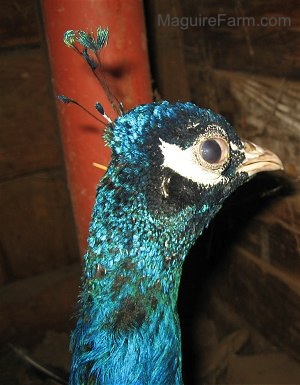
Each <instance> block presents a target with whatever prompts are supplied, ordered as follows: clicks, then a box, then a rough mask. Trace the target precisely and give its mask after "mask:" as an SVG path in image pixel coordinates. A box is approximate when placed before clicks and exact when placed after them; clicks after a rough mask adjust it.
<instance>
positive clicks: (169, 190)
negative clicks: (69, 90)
mask: <svg viewBox="0 0 300 385" xmlns="http://www.w3.org/2000/svg"><path fill="white" fill-rule="evenodd" d="M108 36H109V33H108V29H103V28H101V27H98V29H97V32H96V35H94V34H93V33H86V32H84V31H73V30H70V31H67V32H66V33H65V35H64V41H65V43H66V44H67V46H69V47H71V48H73V49H74V50H75V52H77V53H79V54H80V55H81V56H82V57H83V58H84V60H85V61H86V62H87V64H88V65H89V67H90V69H91V70H92V71H93V73H94V75H95V76H96V78H97V79H98V80H99V82H100V84H101V86H102V88H103V90H104V91H105V93H106V96H107V98H108V100H109V102H110V104H111V105H112V107H113V108H114V110H115V112H116V113H117V115H119V117H118V118H117V119H116V120H115V121H112V120H111V119H110V118H109V117H108V116H107V115H106V114H105V112H104V109H103V107H102V105H101V104H100V103H99V102H97V103H96V109H97V111H98V112H99V113H100V114H101V115H102V118H104V120H106V121H107V122H108V125H107V127H106V130H105V135H104V137H105V140H106V142H107V143H108V145H109V146H110V147H111V149H112V162H111V163H112V164H113V167H114V168H111V169H113V171H114V172H117V171H116V170H122V174H123V175H125V179H124V184H126V181H130V182H131V183H132V185H133V186H134V187H135V189H136V190H139V191H141V192H143V194H144V195H145V196H146V198H147V199H146V203H147V208H148V209H149V211H151V212H158V211H159V213H160V214H162V213H166V214H170V213H172V212H178V211H179V210H182V209H183V208H186V207H196V208H197V209H198V210H200V211H202V212H206V211H210V212H211V213H212V214H211V215H210V217H211V216H212V215H213V214H214V212H215V210H214V208H215V207H220V205H221V204H222V202H223V200H224V199H226V198H227V197H228V196H229V195H230V194H231V193H232V192H233V191H234V190H235V189H236V188H237V187H239V186H240V185H242V184H243V183H245V182H246V181H247V180H249V179H250V178H251V177H252V176H253V175H254V174H256V173H258V172H260V171H272V170H277V169H282V168H283V166H282V163H281V161H280V159H279V158H278V157H277V156H276V155H275V154H273V153H271V152H270V151H268V150H265V149H263V148H261V147H259V146H257V145H255V144H253V143H251V142H248V141H246V140H242V139H241V138H240V137H239V136H238V135H237V133H236V132H235V130H234V129H233V127H232V126H231V125H230V124H229V123H228V122H227V121H226V120H225V119H224V118H223V117H222V116H221V115H218V114H216V113H214V112H212V111H211V110H208V109H202V108H199V107H197V106H195V105H194V104H192V103H180V102H178V103H175V104H171V103H169V102H167V101H163V102H160V103H151V104H147V105H140V106H138V107H136V108H134V109H132V110H131V111H128V112H126V113H124V110H123V105H122V104H121V103H120V102H119V100H118V99H117V98H116V97H115V96H114V95H113V94H112V93H111V91H110V89H109V87H108V86H107V82H106V80H105V77H104V74H103V73H102V70H101V69H102V68H103V66H102V65H101V51H102V50H103V49H104V48H105V47H106V45H107V42H108ZM59 99H60V100H61V101H62V102H64V103H70V102H72V103H75V104H77V105H79V106H81V105H80V104H79V103H77V102H76V101H75V100H73V99H70V98H68V97H65V96H60V97H59ZM81 107H82V106H81ZM84 109H85V108H84ZM90 115H91V113H90ZM96 119H97V118H96ZM97 120H99V119H97ZM100 122H101V123H102V124H105V122H104V121H103V120H100Z"/></svg>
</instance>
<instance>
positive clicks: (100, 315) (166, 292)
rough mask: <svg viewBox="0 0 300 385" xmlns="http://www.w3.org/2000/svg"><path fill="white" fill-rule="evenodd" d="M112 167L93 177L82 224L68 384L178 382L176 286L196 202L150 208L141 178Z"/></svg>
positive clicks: (190, 239) (198, 229)
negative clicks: (95, 184) (90, 204)
mask: <svg viewBox="0 0 300 385" xmlns="http://www.w3.org/2000/svg"><path fill="white" fill-rule="evenodd" d="M114 170H115V171H114V173H110V172H109V171H108V173H107V174H106V176H105V177H104V178H103V179H102V181H101V184H100V186H99V188H98V192H97V197H96V203H95V207H94V212H93V219H92V223H91V226H90V236H89V248H88V251H87V253H86V255H85V268H84V278H83V291H82V295H81V314H80V318H79V320H78V324H77V327H76V330H75V332H74V334H73V338H72V344H73V363H72V374H71V384H72V385H73V384H74V385H75V384H76V385H78V384H101V385H127V384H131V385H133V384H134V385H144V384H149V385H150V384H151V385H152V384H153V385H154V384H155V385H179V384H182V378H181V341H180V329H179V321H178V316H177V313H176V301H177V293H178V287H179V283H180V276H181V269H182V263H183V261H184V257H185V255H186V253H187V251H188V249H189V248H190V246H191V245H192V244H193V243H194V241H195V238H196V237H197V236H198V235H199V234H200V233H201V231H202V227H201V226H200V227H199V226H196V223H198V224H199V222H201V221H199V218H198V219H197V220H191V218H194V217H195V216H196V215H198V216H199V215H200V214H201V213H200V211H201V210H200V211H199V210H198V214H197V213H196V208H191V207H187V208H186V209H182V210H180V211H178V212H175V213H172V214H168V215H165V216H164V217H163V214H162V213H160V215H157V213H155V212H151V211H149V209H148V204H147V198H146V193H145V191H143V189H142V185H141V186H140V188H139V190H138V191H136V190H134V188H133V187H132V186H134V184H133V183H132V181H130V180H128V181H127V180H126V177H125V178H124V175H122V173H120V174H118V173H116V168H115V167H114ZM127 182H128V183H127ZM141 183H142V182H141ZM205 211H206V208H203V209H202V211H201V212H202V213H203V212H205ZM199 213H200V214H199ZM193 226H194V228H193ZM88 373H89V374H88ZM87 378H89V379H90V380H89V381H87V380H86V379H87ZM91 378H92V380H91Z"/></svg>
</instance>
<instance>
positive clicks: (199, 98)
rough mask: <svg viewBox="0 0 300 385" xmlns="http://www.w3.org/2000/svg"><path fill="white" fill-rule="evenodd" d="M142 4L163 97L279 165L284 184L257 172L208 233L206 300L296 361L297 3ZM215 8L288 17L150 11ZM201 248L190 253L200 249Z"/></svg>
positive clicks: (299, 290) (175, 0)
mask: <svg viewBox="0 0 300 385" xmlns="http://www.w3.org/2000/svg"><path fill="white" fill-rule="evenodd" d="M146 5H147V9H148V28H149V36H150V47H151V58H152V68H153V73H154V75H155V80H156V87H157V89H158V93H160V95H161V96H162V98H167V99H170V100H173V101H176V100H178V99H179V100H188V99H190V100H192V101H194V102H195V103H196V104H198V105H200V106H203V107H208V108H212V109H214V110H216V111H218V112H220V113H221V114H223V115H224V116H225V117H226V118H227V119H229V120H230V121H231V122H232V124H233V125H234V126H235V127H236V128H237V129H238V131H239V132H240V134H241V135H242V136H244V137H245V138H247V139H250V140H252V141H253V142H255V143H258V144H260V145H263V146H266V147H268V148H270V149H272V150H273V151H274V152H276V153H277V154H278V155H279V156H280V157H281V159H282V160H283V162H284V165H285V169H286V175H285V177H284V180H282V179H281V175H280V174H279V175H278V174H273V176H271V175H270V176H267V175H265V176H264V175H261V176H260V177H257V179H256V181H253V182H252V183H251V184H249V185H247V186H245V189H244V192H243V194H241V193H240V194H238V195H237V196H236V200H235V201H231V203H232V205H228V206H227V209H226V210H224V214H221V215H220V217H218V218H217V220H216V222H215V225H214V231H212V229H211V230H210V231H211V232H212V233H214V234H215V235H211V237H212V238H213V242H212V245H211V247H210V248H211V250H210V257H211V258H217V259H218V260H223V266H222V269H221V272H220V273H219V274H216V275H217V278H216V282H215V283H214V284H211V285H212V286H211V287H210V289H209V292H210V296H211V298H212V300H213V301H214V302H215V303H217V302H218V303H219V304H222V303H223V304H225V303H227V304H229V305H230V307H231V309H235V311H236V312H238V313H239V314H240V315H241V316H242V317H243V318H244V319H245V320H247V321H248V322H249V323H250V324H252V325H253V326H254V327H255V328H257V330H259V331H260V332H261V333H262V334H263V335H265V336H266V337H267V338H268V339H269V340H271V341H272V342H273V343H275V344H276V345H277V346H280V347H281V348H282V349H284V350H285V351H287V352H289V353H290V354H292V355H293V356H295V357H297V358H298V359H300V349H299V346H300V323H299V319H300V253H299V252H300V250H299V249H300V194H299V172H300V162H299V154H300V140H299V139H300V71H299V70H300V56H299V47H300V32H299V26H300V12H299V4H298V2H297V1H294V0H288V1H286V2H284V3H282V2H280V1H277V0H273V1H271V2H262V1H251V2H249V1H246V0H245V1H244V0H235V1H233V0H231V1H226V2H220V1H215V0H202V1H197V0H185V1H179V0H168V1H164V2H159V1H154V2H152V1H147V2H146ZM220 13H221V14H226V17H242V16H246V17H254V18H255V20H256V21H257V22H259V21H260V18H261V17H266V18H270V17H289V18H290V20H291V25H290V26H288V27H284V26H282V25H281V26H273V27H262V26H253V27H251V26H249V27H247V26H242V25H241V26H236V27H230V26H228V25H226V23H223V24H221V25H220V26H219V27H217V26H214V27H213V26H209V25H206V26H202V27H201V26H198V27H197V26H194V27H192V26H190V27H188V28H186V29H184V28H180V26H178V27H176V26H162V25H161V26H158V15H159V14H161V15H162V16H163V18H164V20H165V17H166V16H167V14H170V16H171V17H174V16H175V17H178V18H180V17H182V16H184V17H192V18H195V17H197V16H199V15H202V16H206V17H217V14H220ZM273 20H274V19H273ZM286 179H288V181H286ZM247 191H248V193H247ZM249 191H250V192H249ZM263 191H265V193H263ZM247 194H248V196H247ZM268 195H270V196H269V197H268ZM272 195H273V198H272ZM274 195H275V196H276V195H277V198H276V199H275V198H274ZM238 200H240V201H238ZM211 237H206V238H205V241H206V242H208V241H209V239H210V238H211ZM200 246H201V247H202V249H199V253H198V255H200V253H201V250H203V248H204V249H205V247H206V248H207V245H205V244H203V243H202V244H200ZM226 255H227V257H226ZM194 257H195V256H194ZM224 260H225V261H226V263H225V265H226V266H225V267H224ZM212 263H214V260H213V262H212ZM193 269H194V270H195V269H196V267H195V266H193ZM198 272H199V276H198V280H199V279H201V273H200V271H199V270H198ZM195 275H196V273H194V276H195ZM199 277H200V278H199ZM196 279H197V278H196ZM196 292H197V291H196ZM193 296H194V297H195V296H196V295H195V291H194V293H193ZM201 298H202V297H201ZM202 299H203V298H202ZM221 309H224V307H222V306H221ZM223 319H224V314H223Z"/></svg>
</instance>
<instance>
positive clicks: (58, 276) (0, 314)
mask: <svg viewBox="0 0 300 385" xmlns="http://www.w3.org/2000/svg"><path fill="white" fill-rule="evenodd" d="M80 270H81V269H80V266H79V264H74V265H71V266H65V267H63V268H60V269H57V270H53V271H49V272H47V273H44V274H41V275H37V276H35V277H31V278H27V279H22V280H19V281H16V282H14V283H12V284H10V285H6V286H4V287H3V288H0V340H1V341H11V340H12V338H18V337H24V336H26V334H29V333H36V332H37V331H38V332H43V331H45V330H47V329H49V328H59V329H62V328H63V327H65V326H66V325H68V326H67V328H66V330H67V329H70V328H71V323H72V322H71V319H72V315H73V314H74V311H75V303H76V300H77V295H78V286H79V283H80Z"/></svg>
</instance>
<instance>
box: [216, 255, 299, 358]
mask: <svg viewBox="0 0 300 385" xmlns="http://www.w3.org/2000/svg"><path fill="white" fill-rule="evenodd" d="M213 295H216V296H218V297H219V298H221V299H222V300H224V301H226V302H229V303H232V304H234V305H235V307H236V309H238V312H239V314H241V315H242V316H243V317H244V318H245V319H246V321H247V322H248V323H249V324H251V325H252V326H253V327H255V328H256V329H257V330H258V331H260V332H261V333H262V335H264V336H265V337H267V338H268V339H269V340H270V341H271V342H273V343H274V344H275V345H277V346H279V347H280V348H282V349H283V350H284V351H286V352H288V353H289V354H291V355H292V356H293V357H295V358H296V359H298V360H299V359H300V351H299V346H300V323H299V319H300V306H299V303H300V285H299V278H293V277H291V276H290V275H289V274H285V273H283V272H282V271H281V270H280V269H277V268H275V267H272V266H270V265H269V264H268V263H265V262H264V261H261V260H260V259H258V258H256V257H255V256H253V255H252V254H250V253H247V252H245V251H244V250H243V249H240V248H239V249H236V250H235V251H234V254H233V255H232V258H231V263H230V266H229V269H228V271H226V272H224V274H223V275H222V278H221V279H220V280H219V282H218V285H216V292H214V294H213Z"/></svg>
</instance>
